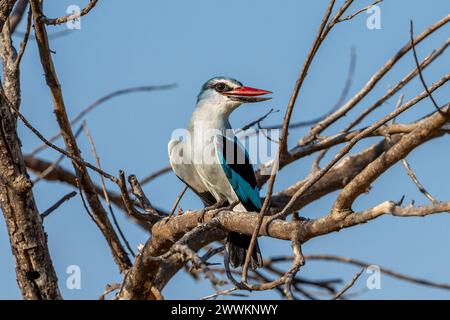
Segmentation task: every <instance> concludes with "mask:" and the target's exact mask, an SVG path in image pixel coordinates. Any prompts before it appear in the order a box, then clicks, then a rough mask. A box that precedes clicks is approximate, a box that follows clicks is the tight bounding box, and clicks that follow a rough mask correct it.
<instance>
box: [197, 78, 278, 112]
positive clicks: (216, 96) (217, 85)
mask: <svg viewBox="0 0 450 320" xmlns="http://www.w3.org/2000/svg"><path fill="white" fill-rule="evenodd" d="M269 93H272V92H270V91H267V90H262V89H256V88H252V87H245V86H243V85H242V83H240V82H239V81H237V80H235V79H232V78H227V77H215V78H212V79H210V80H208V81H207V82H206V83H205V84H204V85H203V86H202V89H201V91H200V94H199V95H198V101H197V104H201V105H206V106H207V107H208V108H212V109H215V112H219V113H223V114H229V113H231V112H232V111H233V110H235V109H236V108H237V107H239V106H240V105H241V104H243V103H253V102H261V101H266V100H269V99H271V98H270V97H262V96H263V95H266V94H269ZM211 111H213V110H211Z"/></svg>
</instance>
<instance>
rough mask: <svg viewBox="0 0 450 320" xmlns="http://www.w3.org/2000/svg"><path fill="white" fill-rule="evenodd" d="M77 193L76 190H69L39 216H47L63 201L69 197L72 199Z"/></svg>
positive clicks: (43, 217)
mask: <svg viewBox="0 0 450 320" xmlns="http://www.w3.org/2000/svg"><path fill="white" fill-rule="evenodd" d="M76 195H77V192H76V191H72V192H69V193H68V194H66V195H65V196H63V197H62V198H61V199H59V200H58V201H57V202H56V203H55V204H54V205H52V206H51V207H50V208H48V209H47V210H45V211H44V212H42V213H41V218H42V219H45V218H46V217H47V216H49V215H50V214H51V213H52V212H53V211H55V210H56V209H58V208H59V207H60V206H61V205H62V204H63V203H64V202H66V201H69V200H70V199H72V198H73V197H75V196H76Z"/></svg>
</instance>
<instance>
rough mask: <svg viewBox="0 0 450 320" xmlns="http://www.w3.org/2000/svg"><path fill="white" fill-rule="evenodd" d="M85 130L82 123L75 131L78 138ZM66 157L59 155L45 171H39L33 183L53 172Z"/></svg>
mask: <svg viewBox="0 0 450 320" xmlns="http://www.w3.org/2000/svg"><path fill="white" fill-rule="evenodd" d="M82 131H83V126H82V125H81V126H80V127H79V128H78V129H77V131H76V132H75V138H78V136H79V135H80V134H81V132H82ZM64 158H65V155H63V154H62V155H60V156H59V157H58V159H56V160H55V161H54V162H53V163H52V164H51V165H50V166H49V167H47V169H45V170H44V171H43V172H41V173H37V174H36V175H37V177H36V179H34V180H33V184H34V185H35V184H36V183H38V182H39V181H41V180H42V179H45V177H47V176H48V175H49V174H50V173H52V172H53V170H55V169H56V168H57V167H58V166H59V164H60V163H61V161H63V160H64Z"/></svg>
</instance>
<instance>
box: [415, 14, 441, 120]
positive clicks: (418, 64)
mask: <svg viewBox="0 0 450 320" xmlns="http://www.w3.org/2000/svg"><path fill="white" fill-rule="evenodd" d="M409 26H410V29H409V35H410V39H411V47H412V52H413V56H414V61H415V63H416V66H417V70H418V71H419V78H420V81H421V82H422V85H423V87H424V88H425V91H426V92H427V94H428V97H429V98H430V100H431V102H433V105H434V107H435V108H436V110H438V111H439V112H442V111H441V109H440V108H439V105H438V104H437V102H436V100H434V98H433V95H432V94H431V92H430V90H429V89H428V86H427V84H426V82H425V78H424V76H423V74H422V68H421V67H420V62H419V58H418V57H417V51H416V45H415V44H414V23H413V21H412V20H410V22H409Z"/></svg>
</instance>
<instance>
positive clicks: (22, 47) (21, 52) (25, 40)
mask: <svg viewBox="0 0 450 320" xmlns="http://www.w3.org/2000/svg"><path fill="white" fill-rule="evenodd" d="M31 18H32V14H31V8H30V9H29V11H28V17H27V26H26V29H25V34H24V36H23V40H22V43H21V44H20V49H19V53H18V54H17V58H16V62H15V64H16V67H17V66H19V64H20V62H21V61H22V57H23V55H24V53H25V49H26V47H27V43H28V39H29V37H30V30H31V20H32V19H31Z"/></svg>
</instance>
